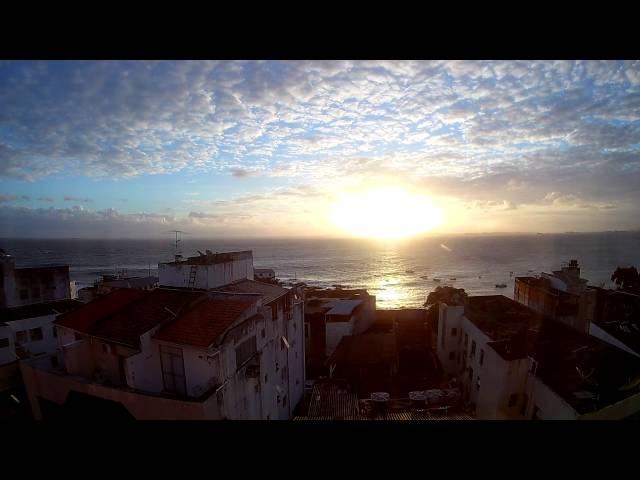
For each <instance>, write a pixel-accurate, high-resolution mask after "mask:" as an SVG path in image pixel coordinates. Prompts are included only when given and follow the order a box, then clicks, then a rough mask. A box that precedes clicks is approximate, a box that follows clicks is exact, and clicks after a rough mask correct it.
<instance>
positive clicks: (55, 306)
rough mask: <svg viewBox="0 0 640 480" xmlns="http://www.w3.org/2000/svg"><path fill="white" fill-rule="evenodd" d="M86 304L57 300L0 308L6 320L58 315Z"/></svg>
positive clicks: (3, 319)
mask: <svg viewBox="0 0 640 480" xmlns="http://www.w3.org/2000/svg"><path fill="white" fill-rule="evenodd" d="M82 305H84V304H83V303H82V302H79V301H78V300H57V301H54V302H46V303H37V304H34V305H24V306H21V307H12V308H3V309H0V318H2V321H4V322H11V321H15V320H23V319H25V318H35V317H44V316H46V315H58V314H61V313H65V312H69V311H72V310H75V309H77V308H80V307H81V306H82Z"/></svg>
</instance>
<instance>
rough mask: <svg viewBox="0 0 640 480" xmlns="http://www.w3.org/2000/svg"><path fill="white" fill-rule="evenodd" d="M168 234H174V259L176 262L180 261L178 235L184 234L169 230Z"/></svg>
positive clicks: (179, 231) (180, 231)
mask: <svg viewBox="0 0 640 480" xmlns="http://www.w3.org/2000/svg"><path fill="white" fill-rule="evenodd" d="M169 232H171V233H175V234H176V243H175V251H174V259H175V261H176V262H178V261H180V259H181V258H182V253H181V251H180V242H181V240H180V235H179V234H180V233H186V232H183V231H182V230H169Z"/></svg>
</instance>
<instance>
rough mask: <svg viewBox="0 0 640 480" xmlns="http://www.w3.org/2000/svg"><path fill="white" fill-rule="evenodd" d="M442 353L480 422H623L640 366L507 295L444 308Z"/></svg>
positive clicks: (638, 402)
mask: <svg viewBox="0 0 640 480" xmlns="http://www.w3.org/2000/svg"><path fill="white" fill-rule="evenodd" d="M437 354H438V358H439V359H440V362H441V363H442V366H443V368H444V371H445V372H446V373H447V374H448V375H449V376H451V377H453V378H455V379H457V381H458V383H459V385H460V388H461V390H462V395H463V400H464V401H465V402H466V404H467V405H468V406H469V407H471V409H472V410H474V411H475V414H476V416H477V418H480V419H530V418H538V419H576V418H623V417H626V416H629V415H631V414H632V413H634V412H637V411H640V391H639V390H638V382H639V381H640V360H639V359H637V358H635V357H633V356H631V355H629V354H627V353H626V352H623V351H620V350H619V349H616V348H615V347H612V346H610V345H608V344H606V343H604V342H601V341H600V340H598V339H596V338H594V337H590V336H588V335H584V334H580V333H578V332H576V331H575V330H573V329H571V328H570V327H567V326H565V325H563V324H561V323H558V322H554V321H549V320H547V321H543V320H542V318H541V316H540V315H538V314H536V313H535V312H533V311H532V310H530V309H528V308H526V307H524V306H523V305H521V304H519V303H517V302H515V301H513V300H511V299H509V298H507V297H504V296H501V295H494V296H484V297H469V298H468V299H467V302H466V304H465V305H452V306H448V305H446V304H444V303H441V304H440V306H439V318H438V339H437Z"/></svg>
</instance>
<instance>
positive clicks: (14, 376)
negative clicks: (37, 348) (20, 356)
mask: <svg viewBox="0 0 640 480" xmlns="http://www.w3.org/2000/svg"><path fill="white" fill-rule="evenodd" d="M20 383H21V379H20V362H19V361H17V360H15V361H13V362H10V363H5V364H0V392H4V391H5V390H9V389H11V388H16V387H17V386H19V385H20Z"/></svg>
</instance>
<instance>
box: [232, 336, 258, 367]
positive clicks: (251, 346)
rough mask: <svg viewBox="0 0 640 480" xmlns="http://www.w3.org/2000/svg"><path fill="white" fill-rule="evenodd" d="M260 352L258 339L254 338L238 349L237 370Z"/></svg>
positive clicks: (243, 343)
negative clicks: (257, 344)
mask: <svg viewBox="0 0 640 480" xmlns="http://www.w3.org/2000/svg"><path fill="white" fill-rule="evenodd" d="M257 351H258V349H257V346H256V337H255V336H253V337H251V338H249V339H247V340H245V341H244V342H242V343H241V344H240V345H238V346H237V347H236V368H240V366H242V364H244V363H245V362H247V361H248V360H249V359H250V358H251V357H253V355H254V354H255V353H256V352H257Z"/></svg>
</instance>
